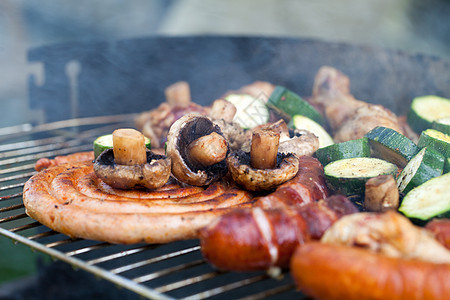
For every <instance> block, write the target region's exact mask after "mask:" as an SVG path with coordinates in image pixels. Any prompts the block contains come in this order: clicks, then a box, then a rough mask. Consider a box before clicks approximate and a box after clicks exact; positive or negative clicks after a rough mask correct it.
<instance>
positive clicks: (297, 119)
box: [291, 115, 334, 148]
mask: <svg viewBox="0 0 450 300" xmlns="http://www.w3.org/2000/svg"><path fill="white" fill-rule="evenodd" d="M291 124H292V127H294V128H296V129H305V130H308V131H309V132H312V133H314V134H315V135H316V136H317V137H318V138H319V148H322V147H326V146H329V145H331V144H333V143H334V141H333V138H332V137H331V136H330V135H329V134H328V132H327V131H326V130H325V128H323V127H322V125H320V124H319V123H317V122H315V121H313V120H311V119H310V118H308V117H305V116H302V115H295V116H293V117H292V120H291Z"/></svg>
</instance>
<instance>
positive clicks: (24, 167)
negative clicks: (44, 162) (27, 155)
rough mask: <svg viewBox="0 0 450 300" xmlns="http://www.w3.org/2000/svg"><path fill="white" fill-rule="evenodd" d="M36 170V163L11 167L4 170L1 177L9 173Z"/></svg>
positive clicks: (0, 172) (1, 171) (0, 173)
mask: <svg viewBox="0 0 450 300" xmlns="http://www.w3.org/2000/svg"><path fill="white" fill-rule="evenodd" d="M30 169H32V170H34V162H33V163H31V164H26V165H21V166H18V167H11V168H8V169H2V170H0V175H2V174H7V173H14V172H20V171H24V170H30Z"/></svg>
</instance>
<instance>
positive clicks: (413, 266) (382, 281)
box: [291, 242, 450, 300]
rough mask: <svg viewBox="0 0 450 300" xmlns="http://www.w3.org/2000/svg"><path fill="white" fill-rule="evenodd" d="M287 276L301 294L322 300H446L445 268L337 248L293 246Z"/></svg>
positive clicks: (449, 269) (449, 291)
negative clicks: (290, 276) (294, 249)
mask: <svg viewBox="0 0 450 300" xmlns="http://www.w3.org/2000/svg"><path fill="white" fill-rule="evenodd" d="M291 274H292V276H293V279H294V281H295V283H296V285H297V287H298V288H299V289H300V290H301V291H302V292H303V293H305V294H307V295H309V296H311V297H313V298H315V299H322V300H328V299H329V300H331V299H347V300H352V299H374V300H377V299H392V300H397V299H399V300H400V299H409V300H422V299H423V300H425V299H427V300H438V299H442V300H443V299H448V296H449V295H450V285H449V284H448V280H449V278H450V264H435V263H431V262H425V261H421V260H412V259H402V258H392V257H387V256H384V255H381V254H376V253H372V252H370V251H368V250H366V249H362V248H356V247H349V246H342V245H333V244H324V243H318V242H311V243H306V244H304V245H301V246H299V247H298V248H297V250H296V251H295V253H294V255H293V257H292V261H291Z"/></svg>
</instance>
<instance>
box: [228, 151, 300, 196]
mask: <svg viewBox="0 0 450 300" xmlns="http://www.w3.org/2000/svg"><path fill="white" fill-rule="evenodd" d="M227 165H228V169H229V170H230V173H231V176H232V178H233V180H234V181H235V182H236V183H238V184H240V185H241V186H243V187H244V188H245V189H247V190H250V191H263V190H271V189H274V188H276V187H277V186H279V185H280V184H282V183H284V182H286V181H288V180H289V179H291V178H293V177H294V176H295V175H296V174H297V172H298V168H299V166H298V157H297V156H296V155H295V154H292V153H287V154H286V153H281V152H278V155H277V166H276V168H274V169H255V168H252V167H251V165H250V153H249V152H244V151H236V152H232V153H231V154H230V155H228V158H227Z"/></svg>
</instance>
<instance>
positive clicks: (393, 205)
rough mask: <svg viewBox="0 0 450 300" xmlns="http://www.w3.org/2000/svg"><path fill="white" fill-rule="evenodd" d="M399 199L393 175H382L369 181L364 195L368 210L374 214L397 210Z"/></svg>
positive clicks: (365, 206) (365, 205)
mask: <svg viewBox="0 0 450 300" xmlns="http://www.w3.org/2000/svg"><path fill="white" fill-rule="evenodd" d="M399 198H400V196H399V193H398V188H397V182H396V181H395V179H394V177H393V176H392V175H380V176H377V177H373V178H370V179H369V180H367V182H366V190H365V195H364V208H365V209H366V210H368V211H374V212H382V211H386V210H389V209H394V210H396V209H397V208H398V205H399Z"/></svg>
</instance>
